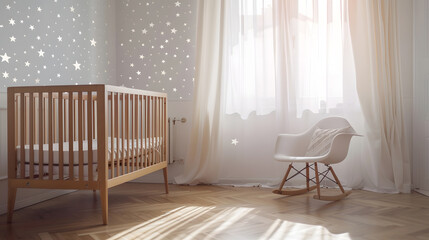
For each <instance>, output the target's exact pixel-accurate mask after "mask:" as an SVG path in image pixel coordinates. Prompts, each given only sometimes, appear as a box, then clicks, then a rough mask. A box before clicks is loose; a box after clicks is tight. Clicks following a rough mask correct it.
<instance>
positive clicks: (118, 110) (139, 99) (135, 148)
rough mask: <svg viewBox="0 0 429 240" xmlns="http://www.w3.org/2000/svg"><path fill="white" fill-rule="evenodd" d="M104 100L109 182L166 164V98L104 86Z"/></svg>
mask: <svg viewBox="0 0 429 240" xmlns="http://www.w3.org/2000/svg"><path fill="white" fill-rule="evenodd" d="M106 96H107V99H108V100H107V110H106V114H107V119H108V121H107V123H106V124H107V131H106V132H108V140H107V141H109V142H108V143H107V145H109V146H110V148H111V149H112V150H111V151H109V152H108V154H109V156H108V159H109V172H108V173H107V174H108V175H109V179H114V178H119V177H125V179H124V181H127V180H129V179H127V177H126V176H127V175H132V174H133V173H136V172H139V171H140V170H142V169H145V168H150V167H153V166H155V165H157V164H159V163H167V150H168V148H167V136H168V129H167V118H168V117H167V94H164V93H157V92H150V91H143V90H137V89H128V88H123V87H115V86H106ZM115 149H116V150H115ZM118 149H120V151H118ZM162 166H163V167H165V166H166V164H163V165H162ZM160 167H161V166H160ZM133 176H135V175H133ZM132 178H133V177H130V179H132ZM120 182H121V181H117V182H116V183H117V184H119V183H120ZM116 183H115V182H112V183H111V184H110V186H112V185H116Z"/></svg>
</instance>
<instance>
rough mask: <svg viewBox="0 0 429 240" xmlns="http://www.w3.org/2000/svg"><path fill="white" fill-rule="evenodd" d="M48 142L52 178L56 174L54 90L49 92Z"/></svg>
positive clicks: (50, 176) (50, 175) (50, 177)
mask: <svg viewBox="0 0 429 240" xmlns="http://www.w3.org/2000/svg"><path fill="white" fill-rule="evenodd" d="M48 126H49V131H48V142H49V143H48V144H49V179H50V180H52V179H53V176H54V152H53V149H52V147H53V144H54V142H53V141H54V139H53V137H54V136H53V132H52V92H49V94H48Z"/></svg>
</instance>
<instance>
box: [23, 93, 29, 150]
mask: <svg viewBox="0 0 429 240" xmlns="http://www.w3.org/2000/svg"><path fill="white" fill-rule="evenodd" d="M27 99H28V96H25V94H24V109H25V110H24V120H25V121H24V132H25V133H24V134H25V136H24V143H25V144H28V141H29V136H28V135H29V131H30V130H29V121H30V120H29V117H28V114H29V113H28V112H27V109H29V108H28V106H29V103H28V102H27ZM28 101H30V100H28Z"/></svg>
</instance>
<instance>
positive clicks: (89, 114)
mask: <svg viewBox="0 0 429 240" xmlns="http://www.w3.org/2000/svg"><path fill="white" fill-rule="evenodd" d="M88 99H89V100H87V101H86V103H87V104H88V106H87V108H86V110H87V122H88V181H89V182H92V181H94V176H93V174H92V171H93V169H92V161H93V160H92V138H93V137H92V119H93V118H94V116H92V115H91V113H92V109H93V108H92V100H91V99H92V92H91V91H89V92H88ZM94 127H95V126H94Z"/></svg>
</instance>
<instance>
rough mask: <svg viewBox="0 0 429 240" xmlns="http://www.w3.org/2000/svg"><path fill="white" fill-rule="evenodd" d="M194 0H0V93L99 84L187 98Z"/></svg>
mask: <svg viewBox="0 0 429 240" xmlns="http://www.w3.org/2000/svg"><path fill="white" fill-rule="evenodd" d="M195 13H196V1H192V0H180V1H177V0H176V1H171V0H169V1H168V0H161V1H144V0H142V1H137V0H135V1H134V0H128V1H125V0H122V1H114V0H107V1H106V0H90V1H78V0H43V1H36V0H28V1H18V0H16V1H7V0H6V1H1V3H0V58H1V61H0V92H5V91H6V89H7V87H10V86H32V85H64V84H67V85H69V84H74V85H78V84H95V83H106V84H114V85H122V86H126V87H133V88H139V89H145V90H152V91H159V92H166V93H168V95H169V99H170V100H178V101H183V100H192V91H193V83H194V72H195V56H194V55H195V35H196V15H195Z"/></svg>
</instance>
